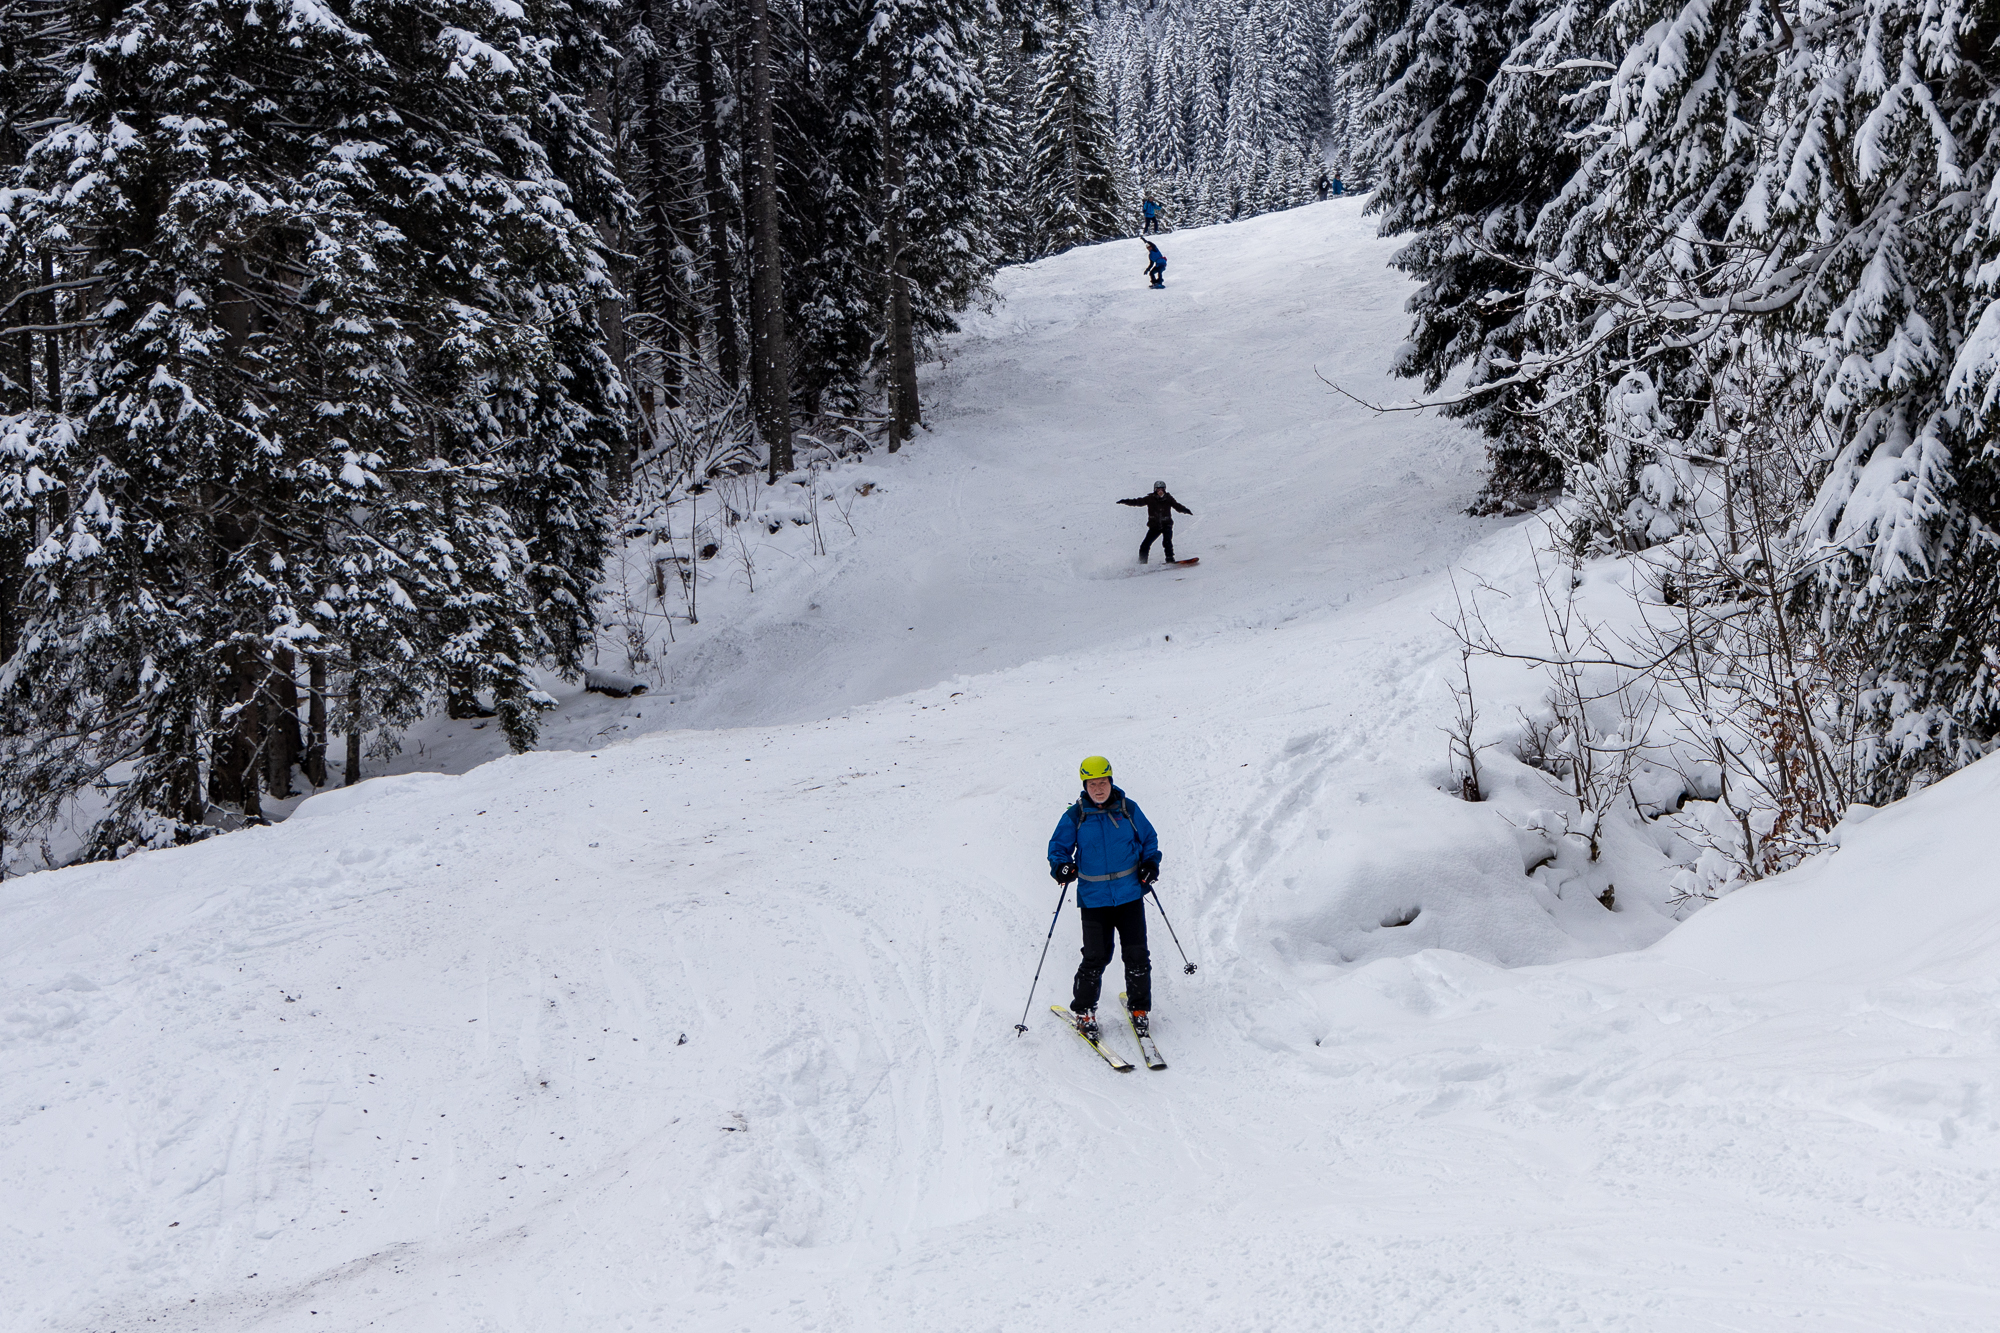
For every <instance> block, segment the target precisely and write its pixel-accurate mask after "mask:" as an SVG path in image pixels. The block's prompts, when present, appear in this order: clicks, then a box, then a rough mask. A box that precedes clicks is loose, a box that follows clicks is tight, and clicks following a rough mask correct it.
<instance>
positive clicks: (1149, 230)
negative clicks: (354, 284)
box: [1139, 194, 1160, 236]
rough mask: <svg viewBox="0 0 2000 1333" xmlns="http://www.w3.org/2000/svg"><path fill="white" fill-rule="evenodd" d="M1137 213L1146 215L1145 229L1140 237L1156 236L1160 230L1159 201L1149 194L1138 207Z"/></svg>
mask: <svg viewBox="0 0 2000 1333" xmlns="http://www.w3.org/2000/svg"><path fill="white" fill-rule="evenodd" d="M1139 211H1140V212H1141V213H1144V214H1145V215H1146V227H1145V230H1144V231H1142V232H1141V233H1140V235H1142V236H1153V235H1157V234H1158V232H1159V230H1160V201H1159V200H1157V199H1155V198H1153V196H1152V195H1150V194H1149V195H1147V196H1146V201H1145V202H1144V203H1142V204H1140V205H1139Z"/></svg>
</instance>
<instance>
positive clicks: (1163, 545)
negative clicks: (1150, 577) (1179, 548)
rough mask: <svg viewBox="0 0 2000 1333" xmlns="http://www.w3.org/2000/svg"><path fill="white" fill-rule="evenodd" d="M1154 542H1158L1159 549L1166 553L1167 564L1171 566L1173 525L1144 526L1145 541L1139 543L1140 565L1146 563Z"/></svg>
mask: <svg viewBox="0 0 2000 1333" xmlns="http://www.w3.org/2000/svg"><path fill="white" fill-rule="evenodd" d="M1155 541H1158V542H1159V543H1160V549H1161V550H1162V551H1165V552H1166V553H1167V563H1168V564H1170V565H1171V564H1172V563H1173V562H1174V525H1173V524H1171V523H1148V524H1147V525H1146V540H1145V541H1142V542H1140V543H1139V563H1140V564H1142V565H1143V564H1145V563H1146V556H1147V554H1148V553H1150V552H1151V551H1152V549H1153V543H1154V542H1155Z"/></svg>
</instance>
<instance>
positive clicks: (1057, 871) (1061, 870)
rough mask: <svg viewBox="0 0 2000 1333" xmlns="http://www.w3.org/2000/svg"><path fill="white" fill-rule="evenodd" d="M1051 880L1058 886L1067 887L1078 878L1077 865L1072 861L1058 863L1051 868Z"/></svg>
mask: <svg viewBox="0 0 2000 1333" xmlns="http://www.w3.org/2000/svg"><path fill="white" fill-rule="evenodd" d="M1049 878H1050V879H1053V880H1054V881H1055V882H1056V883H1058V884H1064V885H1067V884H1068V883H1069V882H1070V881H1072V880H1074V879H1075V878H1076V864H1075V863H1074V862H1072V861H1058V862H1056V863H1055V864H1054V865H1052V866H1050V867H1049Z"/></svg>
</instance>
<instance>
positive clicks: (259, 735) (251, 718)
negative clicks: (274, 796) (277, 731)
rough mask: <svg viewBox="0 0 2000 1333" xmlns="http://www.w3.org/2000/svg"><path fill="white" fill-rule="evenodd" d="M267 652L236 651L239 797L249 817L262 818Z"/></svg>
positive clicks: (234, 764) (234, 757)
mask: <svg viewBox="0 0 2000 1333" xmlns="http://www.w3.org/2000/svg"><path fill="white" fill-rule="evenodd" d="M266 670H267V668H266V667H265V665H264V660H263V655H262V654H260V653H258V652H257V651H255V650H254V649H252V648H250V647H248V646H247V645H245V646H239V647H238V648H237V650H236V680H235V684H236V725H235V727H234V728H232V729H231V730H232V734H233V738H234V741H235V744H234V745H233V746H232V747H231V748H232V749H233V750H234V753H233V754H232V755H231V756H230V766H231V767H233V768H234V769H235V770H236V774H237V777H236V792H237V800H238V801H239V802H240V804H241V806H242V809H243V817H244V818H246V819H258V818H262V816H263V814H264V792H263V786H264V784H263V783H262V782H260V781H259V780H258V779H259V777H260V776H261V774H260V772H259V769H260V768H261V767H262V765H261V764H260V762H259V761H260V760H261V759H262V758H263V757H264V708H263V702H264V701H263V693H264V691H263V685H264V674H265V671H266Z"/></svg>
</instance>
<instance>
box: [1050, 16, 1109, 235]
mask: <svg viewBox="0 0 2000 1333" xmlns="http://www.w3.org/2000/svg"><path fill="white" fill-rule="evenodd" d="M1044 33H1045V35H1044V46H1043V49H1042V53H1041V56H1040V59H1039V60H1038V62H1037V79H1036V84H1035V101H1034V109H1033V115H1034V124H1033V127H1032V129H1031V130H1030V131H1029V142H1030V152H1031V156H1030V163H1031V165H1030V168H1029V170H1030V171H1031V173H1032V193H1033V198H1034V207H1035V214H1036V219H1035V220H1036V231H1037V249H1038V250H1039V251H1040V253H1042V254H1056V253H1059V252H1060V251H1063V250H1067V249H1069V248H1070V247H1071V246H1075V245H1087V244H1089V243H1090V242H1092V241H1101V240H1104V239H1106V238H1108V237H1111V236H1115V235H1117V234H1118V232H1119V230H1120V226H1119V224H1120V221H1121V218H1120V210H1119V198H1118V183H1117V178H1116V175H1115V173H1114V169H1113V165H1112V158H1113V153H1114V145H1113V143H1112V140H1111V127H1110V123H1109V120H1108V118H1107V117H1106V116H1105V113H1104V105H1103V101H1102V98H1101V97H1100V95H1099V92H1098V86H1097V67H1096V62H1095V59H1094V58H1093V56H1092V53H1091V47H1090V32H1089V29H1088V27H1087V26H1086V24H1085V22H1084V20H1083V19H1082V18H1081V17H1080V16H1079V15H1077V14H1075V13H1073V12H1072V11H1071V9H1070V7H1069V0H1054V3H1052V4H1051V5H1049V7H1048V9H1047V11H1046V14H1045V18H1044Z"/></svg>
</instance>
